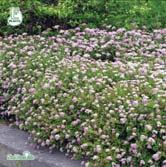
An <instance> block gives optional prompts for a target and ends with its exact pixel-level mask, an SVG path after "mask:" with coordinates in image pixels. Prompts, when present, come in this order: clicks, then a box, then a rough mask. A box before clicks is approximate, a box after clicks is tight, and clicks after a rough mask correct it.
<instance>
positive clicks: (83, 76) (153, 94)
mask: <svg viewBox="0 0 166 167" xmlns="http://www.w3.org/2000/svg"><path fill="white" fill-rule="evenodd" d="M56 28H57V27H56ZM47 33H48V32H44V33H43V35H42V36H39V35H36V36H27V34H22V35H19V36H9V37H6V38H1V39H0V40H1V42H0V48H1V56H0V60H1V61H0V67H1V68H0V93H1V95H0V96H1V99H3V102H2V100H1V99H0V100H1V113H0V115H1V117H5V116H10V115H14V116H15V120H14V123H13V124H15V125H16V126H18V127H19V128H20V129H23V130H26V131H28V132H29V134H30V139H33V141H34V144H35V146H36V147H37V148H39V147H45V146H47V147H49V149H50V151H52V150H54V148H58V149H59V150H61V151H64V152H65V153H66V155H70V156H72V158H76V159H83V162H82V164H83V165H84V166H86V167H110V166H112V167H115V166H116V167H117V166H122V167H123V166H124V167H126V166H134V167H139V166H157V167H159V166H164V164H166V154H165V153H166V124H165V122H166V121H165V119H166V114H165V112H166V105H165V104H166V93H165V92H166V44H165V38H166V29H160V30H154V31H153V32H151V33H149V32H147V31H146V30H131V31H126V30H125V29H124V28H121V29H118V30H117V31H107V30H100V29H89V28H86V29H80V28H76V29H74V30H66V31H64V30H60V31H59V33H58V34H57V36H51V37H48V36H47ZM103 57H104V58H103ZM112 58H113V59H112ZM2 109H3V110H2ZM4 110H5V111H4Z"/></svg>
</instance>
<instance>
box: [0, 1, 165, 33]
mask: <svg viewBox="0 0 166 167" xmlns="http://www.w3.org/2000/svg"><path fill="white" fill-rule="evenodd" d="M11 6H19V7H20V8H21V11H22V13H23V16H24V20H23V23H22V24H21V25H20V26H19V27H15V28H13V27H10V26H7V18H8V17H9V8H10V7H11ZM81 23H86V24H88V25H89V26H90V27H102V26H104V25H113V26H116V27H126V28H133V26H135V25H137V26H139V27H142V26H143V25H145V26H147V27H148V28H150V29H152V28H162V27H165V26H166V1H165V0H84V1H81V0H47V1H44V0H9V1H6V0H1V1H0V27H1V28H0V34H5V33H7V34H8V33H13V32H17V33H19V32H20V33H21V32H23V31H26V32H27V31H28V32H30V33H38V32H40V31H42V30H43V29H45V28H47V27H51V26H53V25H55V24H59V25H62V26H63V27H65V28H66V27H67V28H68V27H70V26H72V27H74V26H78V25H80V24H81Z"/></svg>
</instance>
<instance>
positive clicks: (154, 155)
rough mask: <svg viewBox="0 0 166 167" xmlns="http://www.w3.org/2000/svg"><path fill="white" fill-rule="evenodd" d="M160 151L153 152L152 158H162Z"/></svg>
mask: <svg viewBox="0 0 166 167" xmlns="http://www.w3.org/2000/svg"><path fill="white" fill-rule="evenodd" d="M160 154H161V153H160V152H157V153H156V154H153V156H152V158H153V159H154V160H155V161H158V160H159V159H160Z"/></svg>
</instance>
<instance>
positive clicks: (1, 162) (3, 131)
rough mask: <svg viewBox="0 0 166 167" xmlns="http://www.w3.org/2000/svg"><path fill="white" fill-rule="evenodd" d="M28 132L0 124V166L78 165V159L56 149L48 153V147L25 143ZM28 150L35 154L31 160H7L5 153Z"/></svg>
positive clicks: (46, 166)
mask: <svg viewBox="0 0 166 167" xmlns="http://www.w3.org/2000/svg"><path fill="white" fill-rule="evenodd" d="M27 138H28V134H27V133H26V132H23V131H20V130H18V129H14V128H10V127H8V126H7V125H3V124H0V167H4V166H5V167H80V166H81V165H80V161H76V160H71V159H69V158H67V157H66V156H65V155H64V153H61V152H59V151H56V152H55V153H53V154H49V152H48V149H40V150H36V149H33V148H31V147H30V146H28V145H26V144H25V143H26V142H27V141H28V140H27ZM24 151H29V152H30V153H31V154H33V155H34V156H35V158H36V159H35V160H33V161H17V162H16V161H7V160H6V156H7V154H16V153H17V154H22V153H23V152H24Z"/></svg>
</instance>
